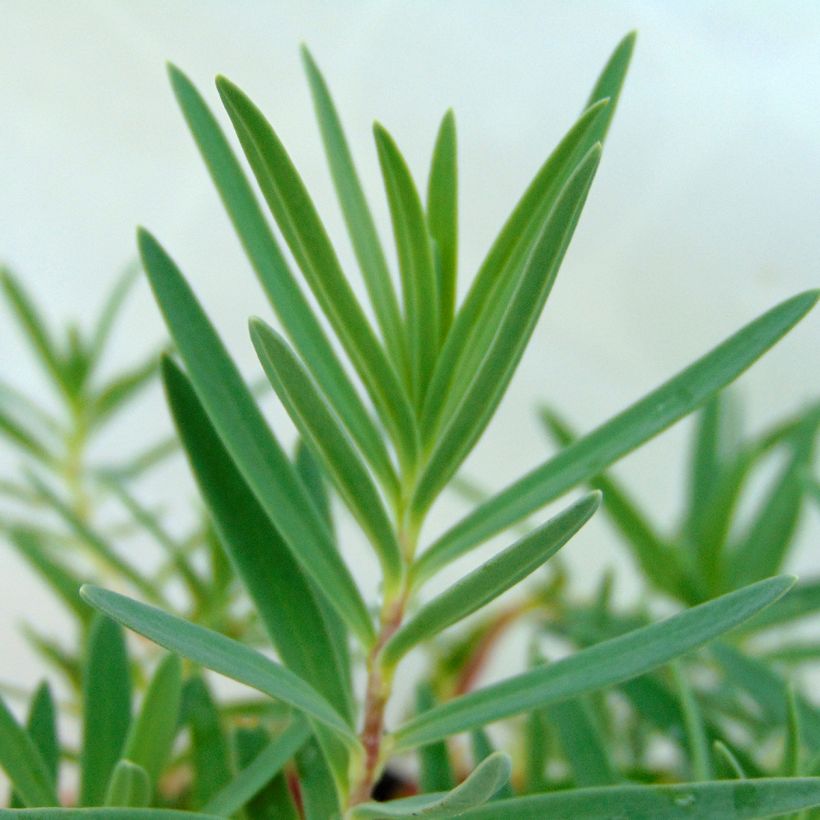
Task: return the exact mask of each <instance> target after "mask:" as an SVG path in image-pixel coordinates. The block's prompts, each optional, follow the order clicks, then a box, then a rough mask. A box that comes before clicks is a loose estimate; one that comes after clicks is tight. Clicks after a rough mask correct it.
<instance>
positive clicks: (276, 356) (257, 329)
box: [251, 319, 403, 587]
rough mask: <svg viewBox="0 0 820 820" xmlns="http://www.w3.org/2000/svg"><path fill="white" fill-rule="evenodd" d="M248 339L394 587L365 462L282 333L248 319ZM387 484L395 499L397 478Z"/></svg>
mask: <svg viewBox="0 0 820 820" xmlns="http://www.w3.org/2000/svg"><path fill="white" fill-rule="evenodd" d="M251 339H252V340H253V345H254V347H255V348H256V354H257V356H258V357H259V361H260V362H261V363H262V367H263V368H264V370H265V374H266V375H267V377H268V379H269V380H270V383H271V385H272V386H273V388H274V390H275V391H276V393H277V395H278V396H279V399H280V400H281V402H282V404H283V405H284V406H285V409H286V410H287V411H288V415H289V416H290V417H291V419H292V420H293V423H294V424H295V425H296V427H297V429H298V430H299V432H300V433H301V434H302V435H303V436H304V437H305V438H306V439H307V440H308V441H309V442H310V443H311V445H312V446H313V449H314V452H316V453H317V454H318V455H320V456H321V458H322V462H323V465H324V467H325V469H326V470H327V472H328V474H329V475H330V476H331V478H332V479H333V481H334V484H335V485H336V487H337V489H338V490H339V493H340V495H341V496H342V498H343V499H344V500H345V502H346V503H347V506H348V507H349V508H350V511H351V512H352V513H353V515H354V516H355V518H356V520H357V521H358V522H359V524H360V525H361V527H362V529H363V530H364V531H365V533H366V534H367V536H368V538H369V539H370V542H371V544H372V545H373V547H374V549H375V550H376V554H377V556H378V558H379V562H380V563H381V567H382V571H383V572H384V576H385V580H386V582H387V584H388V586H390V587H395V586H396V585H397V584H398V583H399V581H400V579H401V576H402V572H403V563H402V557H401V553H400V551H399V544H398V541H397V539H396V535H395V533H394V531H393V527H392V525H391V524H390V519H389V518H388V517H387V512H386V511H385V509H384V505H383V504H382V501H381V498H380V497H379V492H378V490H377V489H376V486H375V484H374V483H373V481H372V479H371V478H370V474H369V473H368V472H367V468H366V467H365V465H364V464H363V463H362V461H361V459H360V458H359V456H358V454H357V453H356V450H355V449H354V448H353V444H352V443H351V441H350V440H349V439H348V438H347V436H346V435H345V433H344V431H343V430H342V429H341V427H340V426H339V423H338V421H337V418H336V416H335V414H334V413H333V411H332V410H331V408H330V407H328V406H327V404H326V403H325V401H324V399H323V398H322V396H321V395H320V393H319V392H318V390H317V389H316V386H315V385H314V383H313V382H312V380H311V378H310V376H309V375H308V374H307V373H306V372H305V370H304V368H303V367H302V365H301V363H300V362H299V361H298V360H297V359H296V357H295V356H294V355H293V353H292V352H291V350H290V348H289V347H288V345H287V343H286V342H285V341H284V339H282V337H281V336H279V334H278V333H276V332H275V331H274V330H273V329H272V328H270V327H268V326H267V325H266V324H265V323H264V322H262V320H261V319H254V320H251ZM394 478H395V476H394ZM388 489H389V490H390V492H391V495H392V497H393V499H394V500H396V499H397V496H398V493H399V487H398V484H397V483H396V484H394V485H393V486H392V487H388Z"/></svg>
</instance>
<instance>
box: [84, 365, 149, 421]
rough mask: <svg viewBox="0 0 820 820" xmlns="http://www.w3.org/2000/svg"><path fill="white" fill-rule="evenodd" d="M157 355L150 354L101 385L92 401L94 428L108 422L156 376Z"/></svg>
mask: <svg viewBox="0 0 820 820" xmlns="http://www.w3.org/2000/svg"><path fill="white" fill-rule="evenodd" d="M158 367H159V354H158V353H151V354H150V355H149V356H148V357H147V358H146V359H145V361H143V362H140V363H139V364H137V365H135V366H134V367H132V368H130V369H129V370H126V371H125V372H124V373H121V374H120V375H118V376H116V377H115V378H113V379H112V380H111V381H110V382H108V383H107V384H105V385H103V387H101V388H100V390H99V391H98V392H97V394H96V395H95V396H94V397H93V399H92V403H93V404H92V408H91V416H92V423H93V425H94V426H95V427H100V426H101V425H103V424H105V423H106V422H108V421H110V420H111V419H112V418H113V417H114V415H115V414H116V413H117V412H118V411H119V410H121V409H122V408H123V406H124V405H125V404H126V403H127V402H129V401H131V400H133V399H134V398H136V396H138V395H139V393H140V392H141V391H142V390H144V389H145V388H146V387H148V386H149V385H150V384H151V382H152V381H153V379H154V378H155V377H156V375H157V371H158Z"/></svg>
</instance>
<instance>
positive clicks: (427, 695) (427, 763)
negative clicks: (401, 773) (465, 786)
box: [416, 683, 480, 793]
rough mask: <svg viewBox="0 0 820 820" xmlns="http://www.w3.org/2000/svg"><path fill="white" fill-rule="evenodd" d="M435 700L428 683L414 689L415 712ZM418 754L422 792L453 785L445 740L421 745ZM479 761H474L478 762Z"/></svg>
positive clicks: (420, 710)
mask: <svg viewBox="0 0 820 820" xmlns="http://www.w3.org/2000/svg"><path fill="white" fill-rule="evenodd" d="M435 704H436V700H435V696H434V695H433V690H432V688H431V686H430V684H429V683H421V684H419V686H418V687H417V689H416V714H420V713H422V712H426V711H427V710H428V709H432V708H433V706H435ZM418 754H419V788H420V789H421V792H422V793H427V792H445V791H449V790H450V789H452V788H453V786H455V780H454V778H453V769H452V766H451V765H450V752H449V750H448V749H447V743H446V741H443V740H439V741H436V742H435V743H431V744H430V745H429V746H422V747H421V748H420V749H419V750H418ZM478 762H480V761H476V763H478Z"/></svg>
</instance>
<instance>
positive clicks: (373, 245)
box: [302, 46, 407, 372]
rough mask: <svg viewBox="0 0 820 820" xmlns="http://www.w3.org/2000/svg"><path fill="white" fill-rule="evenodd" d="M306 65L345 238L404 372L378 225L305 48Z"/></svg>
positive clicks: (324, 87)
mask: <svg viewBox="0 0 820 820" xmlns="http://www.w3.org/2000/svg"><path fill="white" fill-rule="evenodd" d="M302 59H303V61H304V66H305V73H306V74H307V78H308V82H309V83H310V90H311V94H312V96H313V105H314V107H315V109H316V117H317V119H318V121H319V128H320V130H321V132H322V141H323V142H324V146H325V154H326V155H327V160H328V164H329V166H330V173H331V175H332V177H333V184H334V185H335V187H336V195H337V197H338V199H339V204H340V205H341V208H342V215H343V216H344V220H345V223H346V225H347V232H348V234H349V235H350V239H351V241H352V243H353V250H354V252H355V254H356V259H357V260H358V262H359V267H360V268H361V271H362V274H363V276H364V281H365V285H366V286H367V290H368V293H369V295H370V301H371V302H372V304H373V309H374V311H375V313H376V319H377V321H378V323H379V328H380V329H381V332H382V336H383V337H384V340H385V343H386V345H387V349H388V350H389V351H390V355H391V357H392V359H393V362H394V363H395V365H396V367H397V368H398V369H399V372H404V370H405V367H406V363H407V350H406V345H405V339H404V337H403V336H402V332H401V330H402V321H401V316H400V314H399V306H398V302H397V300H396V292H395V290H394V289H393V282H392V280H391V278H390V271H389V270H388V268H387V262H386V261H385V257H384V251H383V250H382V246H381V242H380V241H379V236H378V233H377V231H376V225H375V223H374V221H373V217H372V215H371V213H370V208H369V207H368V205H367V200H366V199H365V196H364V192H363V191H362V186H361V183H360V182H359V177H358V174H357V173H356V168H355V166H354V164H353V157H352V156H351V154H350V149H349V147H348V144H347V140H346V138H345V135H344V132H343V130H342V124H341V121H340V120H339V115H338V113H337V112H336V108H335V106H334V104H333V100H332V99H331V96H330V92H329V90H328V87H327V84H326V83H325V79H324V77H323V76H322V74H321V72H320V71H319V68H318V66H317V65H316V63H315V61H314V60H313V57H312V56H311V55H310V53H309V52H308V50H307V49H306V48H305V47H304V46H303V47H302Z"/></svg>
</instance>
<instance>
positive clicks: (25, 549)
mask: <svg viewBox="0 0 820 820" xmlns="http://www.w3.org/2000/svg"><path fill="white" fill-rule="evenodd" d="M7 535H8V539H9V541H10V543H11V544H12V546H13V547H14V548H15V549H16V550H17V552H18V553H19V554H20V555H21V556H22V557H23V558H24V559H25V560H26V562H27V563H28V564H29V565H30V566H31V567H32V568H33V569H34V570H35V572H36V573H37V574H38V575H39V576H40V577H41V578H42V579H43V581H45V583H46V584H48V586H49V587H50V588H51V590H52V591H53V592H54V593H55V594H56V596H57V597H58V598H59V599H60V601H62V602H63V604H65V606H66V607H67V608H68V610H69V611H70V612H72V613H73V614H74V615H75V616H76V617H77V620H78V621H79V622H80V623H82V624H87V623H88V622H89V620H90V619H91V614H92V613H91V611H90V610H89V608H88V607H87V606H86V605H85V604H84V603H83V602H82V601H81V600H80V583H81V582H80V580H79V578H78V577H77V576H76V575H75V574H74V573H73V572H72V571H71V570H70V569H68V567H66V566H65V565H64V564H63V563H62V562H61V561H59V560H57V559H56V558H55V557H54V556H53V555H50V554H49V550H47V549H46V547H45V545H44V544H43V543H42V539H41V538H40V537H39V536H38V535H37V533H34V532H30V531H27V530H23V529H12V530H10V531H9V532H8V533H7Z"/></svg>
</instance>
